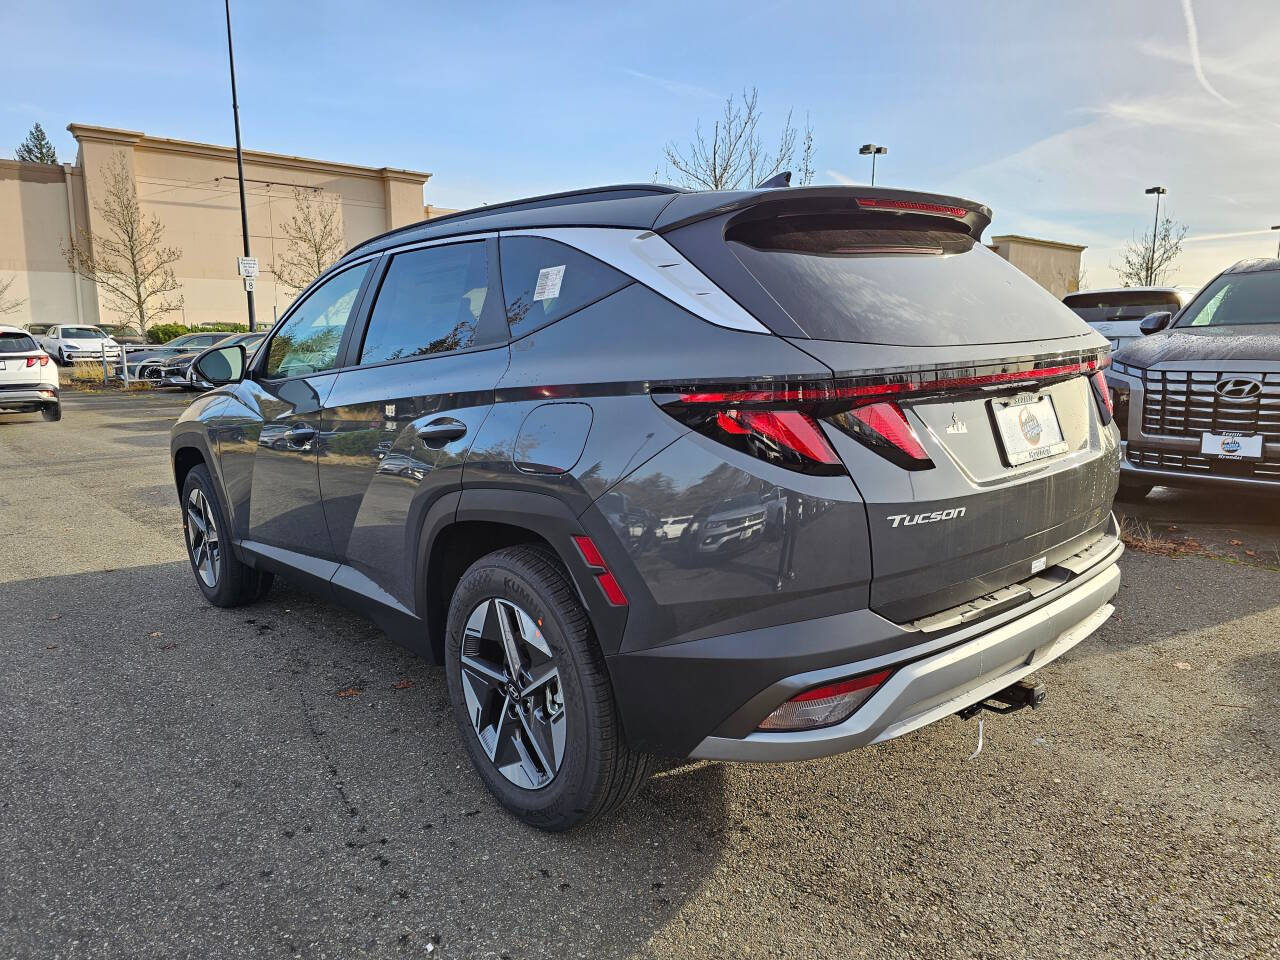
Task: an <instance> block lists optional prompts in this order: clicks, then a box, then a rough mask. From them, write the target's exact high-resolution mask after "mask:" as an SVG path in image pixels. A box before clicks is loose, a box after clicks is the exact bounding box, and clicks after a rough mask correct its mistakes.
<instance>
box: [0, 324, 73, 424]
mask: <svg viewBox="0 0 1280 960" xmlns="http://www.w3.org/2000/svg"><path fill="white" fill-rule="evenodd" d="M36 410H39V411H40V413H41V414H43V416H44V418H45V419H46V420H61V419H62V401H61V400H60V399H59V396H58V368H57V367H56V366H55V365H54V364H53V362H52V361H50V359H49V355H48V354H47V353H45V352H44V350H42V349H41V348H40V344H39V343H37V342H36V338H35V337H33V336H32V335H31V333H30V331H28V330H22V329H19V328H18V327H9V326H3V325H0V412H4V413H28V412H31V413H34V412H35V411H36Z"/></svg>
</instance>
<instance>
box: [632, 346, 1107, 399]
mask: <svg viewBox="0 0 1280 960" xmlns="http://www.w3.org/2000/svg"><path fill="white" fill-rule="evenodd" d="M1109 363H1110V358H1108V357H1093V358H1090V359H1086V360H1081V361H1078V362H1072V363H1058V364H1054V365H1052V366H1040V367H1028V368H1027V369H1023V370H996V371H993V372H991V373H980V374H967V373H966V374H963V375H962V374H959V373H958V372H955V371H953V370H939V371H930V372H925V373H907V374H887V375H884V376H883V377H873V376H867V377H861V376H859V377H852V378H842V379H840V380H825V381H824V380H820V381H815V382H812V383H790V384H788V383H780V384H778V385H777V386H772V385H770V386H767V387H761V388H758V389H749V390H699V391H696V392H689V393H684V392H683V391H681V390H679V389H678V388H673V389H672V392H673V393H681V396H680V398H679V400H680V402H681V403H698V404H718V405H723V404H756V403H762V404H771V405H772V404H777V403H825V402H828V401H831V400H863V399H867V400H870V399H874V398H882V397H897V396H903V395H905V394H917V393H941V392H945V391H948V390H961V389H972V388H981V387H991V386H1000V385H1001V384H1012V383H1036V382H1040V381H1046V380H1064V379H1066V378H1068V377H1078V376H1087V375H1091V374H1093V373H1096V372H1098V371H1099V370H1101V369H1103V368H1104V367H1106V366H1107V365H1108V364H1109ZM891 378H892V379H891ZM850 381H853V382H850ZM658 389H659V388H657V387H655V392H656V391H657V390H658Z"/></svg>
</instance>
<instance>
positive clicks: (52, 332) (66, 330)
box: [40, 323, 120, 367]
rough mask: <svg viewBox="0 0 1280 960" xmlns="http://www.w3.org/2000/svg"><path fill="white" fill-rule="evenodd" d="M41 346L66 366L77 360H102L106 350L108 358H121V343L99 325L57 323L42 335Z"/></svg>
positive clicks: (60, 363)
mask: <svg viewBox="0 0 1280 960" xmlns="http://www.w3.org/2000/svg"><path fill="white" fill-rule="evenodd" d="M40 346H42V347H43V348H44V350H45V352H46V353H47V354H49V356H51V357H53V359H55V360H57V361H58V363H59V365H61V366H64V367H65V366H67V365H68V364H71V363H75V362H76V361H77V360H98V361H101V360H102V354H103V353H104V352H105V353H106V355H107V359H108V360H119V359H120V344H118V343H116V342H115V341H114V340H112V339H111V338H110V337H108V336H107V335H106V334H105V333H103V332H102V331H101V330H99V329H98V328H97V327H86V326H80V325H78V324H71V323H60V324H55V325H54V326H52V327H50V328H49V329H48V330H46V331H45V332H44V335H43V336H41V337H40Z"/></svg>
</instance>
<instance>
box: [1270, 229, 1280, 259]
mask: <svg viewBox="0 0 1280 960" xmlns="http://www.w3.org/2000/svg"><path fill="white" fill-rule="evenodd" d="M1271 229H1272V230H1280V223H1277V224H1276V225H1275V226H1274V227H1272V228H1271ZM1276 259H1277V260H1280V242H1277V243H1276Z"/></svg>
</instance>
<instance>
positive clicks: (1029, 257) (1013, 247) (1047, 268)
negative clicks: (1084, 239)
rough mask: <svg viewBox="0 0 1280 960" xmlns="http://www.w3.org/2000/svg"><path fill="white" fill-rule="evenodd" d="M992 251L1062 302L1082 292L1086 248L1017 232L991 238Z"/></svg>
mask: <svg viewBox="0 0 1280 960" xmlns="http://www.w3.org/2000/svg"><path fill="white" fill-rule="evenodd" d="M990 246H991V249H992V250H994V251H995V252H996V253H998V254H1000V256H1002V257H1004V258H1005V259H1006V260H1008V261H1009V262H1010V263H1012V264H1013V265H1014V266H1015V267H1017V268H1018V269H1019V270H1021V271H1022V272H1023V273H1025V274H1026V275H1027V276H1029V277H1030V278H1031V279H1032V280H1034V281H1035V282H1036V283H1038V284H1040V286H1042V287H1044V288H1045V289H1046V290H1048V291H1049V292H1050V293H1052V294H1053V295H1054V296H1055V297H1057V298H1058V299H1059V300H1061V299H1062V298H1063V297H1065V296H1066V295H1067V294H1068V293H1075V292H1076V291H1077V290H1079V289H1080V254H1081V253H1083V252H1084V249H1085V248H1084V247H1081V246H1078V245H1076V244H1074V243H1060V242H1058V241H1057V240H1038V239H1036V238H1035V237H1021V236H1018V235H1017V234H1015V233H1009V234H1005V235H1004V236H1002V237H992V238H991V244H990Z"/></svg>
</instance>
